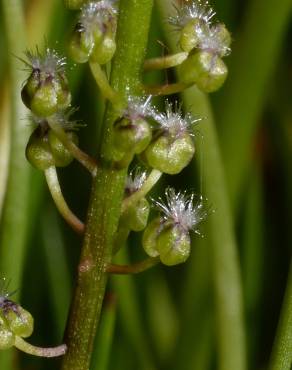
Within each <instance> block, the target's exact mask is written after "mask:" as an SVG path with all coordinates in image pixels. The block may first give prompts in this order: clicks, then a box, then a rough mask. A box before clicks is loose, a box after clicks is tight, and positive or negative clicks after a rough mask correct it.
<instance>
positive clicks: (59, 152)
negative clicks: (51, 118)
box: [48, 130, 78, 167]
mask: <svg viewBox="0 0 292 370" xmlns="http://www.w3.org/2000/svg"><path fill="white" fill-rule="evenodd" d="M66 134H67V136H68V138H69V140H71V141H73V143H75V144H76V145H78V136H77V135H76V134H75V132H72V131H69V132H66ZM48 141H49V146H50V149H51V153H52V155H53V158H54V160H55V165H56V166H57V167H66V166H68V165H69V164H70V163H71V162H72V161H73V159H74V158H73V156H72V154H71V152H70V151H69V150H68V149H67V148H66V147H65V146H64V144H63V143H62V142H61V141H60V140H59V139H58V138H57V136H56V135H55V133H54V131H52V130H50V131H49V134H48Z"/></svg>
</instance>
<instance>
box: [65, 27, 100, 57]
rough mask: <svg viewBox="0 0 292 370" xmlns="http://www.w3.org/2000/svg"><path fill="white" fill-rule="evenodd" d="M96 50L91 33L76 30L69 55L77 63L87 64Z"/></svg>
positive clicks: (72, 37)
mask: <svg viewBox="0 0 292 370" xmlns="http://www.w3.org/2000/svg"><path fill="white" fill-rule="evenodd" d="M93 48H94V38H93V36H92V34H91V33H89V32H85V31H78V30H74V32H73V34H72V36H71V40H70V42H69V55H70V57H71V58H72V59H73V60H74V62H76V63H86V62H88V59H89V57H90V54H91V52H92V50H93Z"/></svg>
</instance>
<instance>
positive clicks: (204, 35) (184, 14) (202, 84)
mask: <svg viewBox="0 0 292 370" xmlns="http://www.w3.org/2000/svg"><path fill="white" fill-rule="evenodd" d="M176 11H177V14H176V15H175V16H173V17H170V18H169V23H170V24H171V25H173V26H174V27H175V28H176V29H177V30H178V31H179V37H180V38H179V44H180V47H181V49H182V50H183V51H184V52H186V53H188V54H189V55H188V58H187V59H186V60H185V61H184V62H183V63H182V64H181V65H180V79H181V81H182V82H185V83H187V84H196V85H197V86H198V88H199V89H200V90H202V91H204V92H208V93H209V92H213V91H216V90H218V89H219V88H220V87H221V86H222V84H223V83H224V81H225V80H226V77H227V73H228V70H227V67H226V65H225V63H224V62H223V60H222V57H224V56H227V55H228V54H229V53H230V44H231V35H230V33H229V31H228V30H227V28H226V27H225V25H224V24H223V23H217V22H216V23H212V19H213V18H214V15H215V12H214V11H213V10H212V9H211V8H210V7H209V4H208V2H204V3H202V2H201V0H197V1H196V2H194V3H188V4H185V5H184V6H182V7H180V8H177V9H176Z"/></svg>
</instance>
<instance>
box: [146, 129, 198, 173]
mask: <svg viewBox="0 0 292 370" xmlns="http://www.w3.org/2000/svg"><path fill="white" fill-rule="evenodd" d="M194 153H195V146H194V143H193V140H192V138H191V136H190V135H189V133H187V132H185V133H184V134H182V135H180V136H179V137H178V138H177V139H173V138H172V137H171V136H169V135H161V136H159V137H158V138H157V139H156V140H154V141H153V142H152V143H151V144H150V145H149V146H148V147H147V149H146V150H145V152H144V153H143V159H145V161H146V162H147V164H148V165H149V166H150V167H152V168H155V169H157V170H159V171H161V172H164V173H167V174H169V175H175V174H178V173H179V172H181V171H182V170H183V169H184V168H185V167H186V166H187V165H188V164H189V163H190V161H191V159H192V158H193V155H194Z"/></svg>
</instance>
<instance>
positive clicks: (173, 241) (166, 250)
mask: <svg viewBox="0 0 292 370" xmlns="http://www.w3.org/2000/svg"><path fill="white" fill-rule="evenodd" d="M156 247H157V250H158V252H159V255H160V260H161V262H162V263H163V264H164V265H167V266H173V265H178V264H179V263H183V262H185V261H186V260H187V258H188V257H189V255H190V250H191V241H190V236H189V233H188V232H185V231H184V230H183V229H182V228H181V227H179V226H173V225H172V226H169V227H166V228H165V229H164V230H163V231H162V232H161V233H160V234H159V236H158V237H157V241H156Z"/></svg>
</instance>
